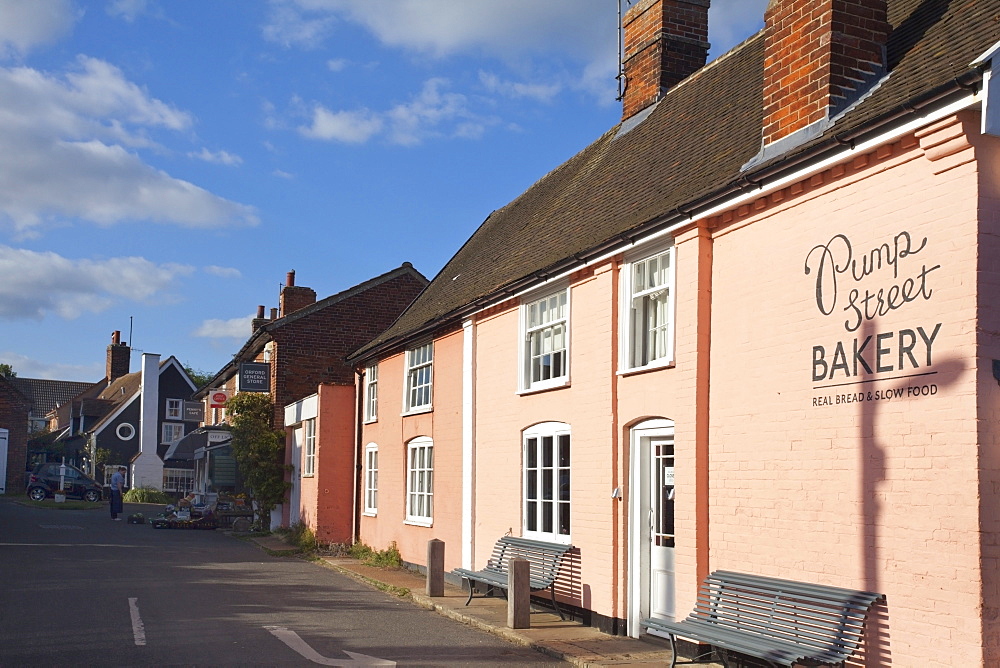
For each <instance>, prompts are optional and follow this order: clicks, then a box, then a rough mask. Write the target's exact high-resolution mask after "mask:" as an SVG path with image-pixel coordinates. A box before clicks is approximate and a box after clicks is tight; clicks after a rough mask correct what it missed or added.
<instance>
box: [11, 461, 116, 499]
mask: <svg viewBox="0 0 1000 668" xmlns="http://www.w3.org/2000/svg"><path fill="white" fill-rule="evenodd" d="M60 471H61V472H60ZM60 475H61V476H62V480H63V483H62V488H63V489H64V490H65V491H66V496H72V497H74V498H77V499H83V500H84V501H90V502H91V503H93V502H95V501H100V500H101V499H102V498H104V488H103V487H101V485H100V484H99V483H98V482H97V481H96V480H94V479H93V478H91V477H90V476H89V475H87V474H86V473H84V472H83V471H81V470H80V469H78V468H76V467H75V466H70V465H69V464H60V463H59V462H46V463H44V464H38V465H37V466H35V468H34V470H33V471H32V472H31V473H29V474H28V487H27V492H28V496H29V497H30V498H31V499H32V500H33V501H41V500H42V499H44V498H45V497H48V496H53V494H54V493H55V491H56V490H57V489H59V478H60Z"/></svg>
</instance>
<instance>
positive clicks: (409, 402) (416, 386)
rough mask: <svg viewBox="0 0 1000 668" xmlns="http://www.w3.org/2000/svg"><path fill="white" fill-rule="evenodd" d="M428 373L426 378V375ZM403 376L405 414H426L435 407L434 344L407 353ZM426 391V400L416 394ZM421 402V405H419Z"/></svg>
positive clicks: (422, 345)
mask: <svg viewBox="0 0 1000 668" xmlns="http://www.w3.org/2000/svg"><path fill="white" fill-rule="evenodd" d="M424 372H426V376H425V375H424ZM404 374H405V375H404V376H403V414H404V415H407V414H410V413H425V412H427V411H429V410H431V409H432V408H433V406H434V342H433V341H428V342H427V343H423V344H421V345H419V346H415V347H413V348H410V349H409V350H407V351H406V364H405V367H404ZM424 390H426V400H423V397H415V396H414V394H415V393H418V392H419V393H423V391H424ZM418 402H420V403H418Z"/></svg>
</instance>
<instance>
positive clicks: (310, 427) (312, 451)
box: [302, 418, 316, 478]
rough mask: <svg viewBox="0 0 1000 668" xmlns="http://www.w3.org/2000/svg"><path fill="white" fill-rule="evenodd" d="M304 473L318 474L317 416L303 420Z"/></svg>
mask: <svg viewBox="0 0 1000 668" xmlns="http://www.w3.org/2000/svg"><path fill="white" fill-rule="evenodd" d="M302 475H303V476H304V477H310V478H311V477H312V476H314V475H316V418H309V419H308V420H303V421H302Z"/></svg>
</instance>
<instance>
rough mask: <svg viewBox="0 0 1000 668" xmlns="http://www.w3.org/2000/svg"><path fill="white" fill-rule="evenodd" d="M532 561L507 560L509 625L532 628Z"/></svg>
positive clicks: (511, 626) (518, 627)
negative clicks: (530, 585)
mask: <svg viewBox="0 0 1000 668" xmlns="http://www.w3.org/2000/svg"><path fill="white" fill-rule="evenodd" d="M530 578H531V562H529V561H528V560H527V559H518V558H514V559H511V560H510V561H508V562H507V626H509V627H510V628H512V629H528V628H531V588H530V587H529V584H530Z"/></svg>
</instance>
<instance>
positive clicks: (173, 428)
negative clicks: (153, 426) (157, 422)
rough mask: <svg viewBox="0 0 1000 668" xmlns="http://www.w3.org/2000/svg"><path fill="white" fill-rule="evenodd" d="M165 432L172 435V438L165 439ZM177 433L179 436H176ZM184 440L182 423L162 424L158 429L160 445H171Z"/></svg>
mask: <svg viewBox="0 0 1000 668" xmlns="http://www.w3.org/2000/svg"><path fill="white" fill-rule="evenodd" d="M167 432H170V434H172V435H174V437H173V438H167ZM177 432H180V435H179V436H177V435H176V434H177ZM182 438H184V423H183V422H164V423H163V424H162V425H161V427H160V443H173V442H174V441H178V440H180V439H182Z"/></svg>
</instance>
